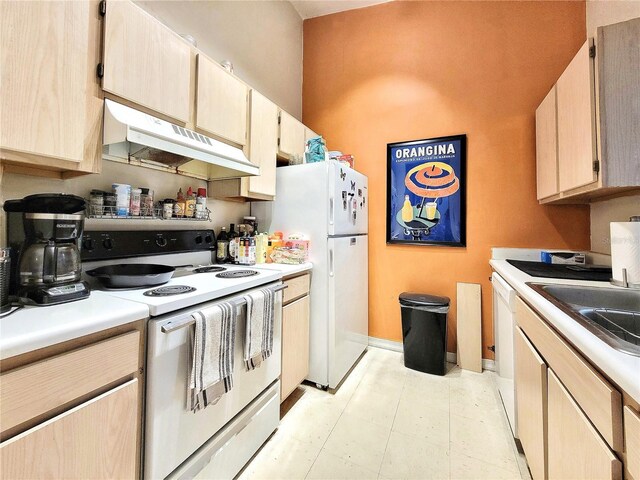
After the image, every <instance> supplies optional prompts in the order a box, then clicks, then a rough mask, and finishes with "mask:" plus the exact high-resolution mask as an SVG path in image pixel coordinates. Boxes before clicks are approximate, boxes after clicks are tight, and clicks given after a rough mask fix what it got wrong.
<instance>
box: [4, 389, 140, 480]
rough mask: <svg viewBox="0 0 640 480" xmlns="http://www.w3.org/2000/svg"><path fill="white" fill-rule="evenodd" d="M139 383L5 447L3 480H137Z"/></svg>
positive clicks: (93, 401) (104, 396)
mask: <svg viewBox="0 0 640 480" xmlns="http://www.w3.org/2000/svg"><path fill="white" fill-rule="evenodd" d="M137 406H138V380H137V379H133V380H131V381H129V382H127V383H125V384H124V385H120V386H119V387H116V388H114V389H112V390H109V391H108V392H106V393H104V394H102V395H99V396H98V397H96V398H93V399H91V400H89V401H88V402H85V403H83V404H81V405H78V406H77V407H75V408H72V409H71V410H69V411H67V412H64V413H63V414H61V415H58V416H56V417H54V418H52V419H50V420H48V421H46V422H44V423H42V424H40V425H37V426H36V427H34V428H31V429H29V430H27V431H26V432H23V433H21V434H20V435H17V436H15V437H13V438H11V439H10V440H7V441H6V442H3V443H2V444H0V459H1V461H0V465H1V466H2V470H1V471H2V475H1V476H2V478H11V479H22V478H24V479H32V478H65V479H85V478H136V457H137V455H136V451H137V448H136V439H137V429H138V422H137V416H138V408H137Z"/></svg>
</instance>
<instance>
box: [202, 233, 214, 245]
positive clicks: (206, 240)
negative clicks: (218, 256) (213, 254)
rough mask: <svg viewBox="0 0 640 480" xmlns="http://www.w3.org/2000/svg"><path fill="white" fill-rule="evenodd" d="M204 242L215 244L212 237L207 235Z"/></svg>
mask: <svg viewBox="0 0 640 480" xmlns="http://www.w3.org/2000/svg"><path fill="white" fill-rule="evenodd" d="M204 241H205V242H206V243H211V242H213V237H212V236H211V235H206V236H205V237H204Z"/></svg>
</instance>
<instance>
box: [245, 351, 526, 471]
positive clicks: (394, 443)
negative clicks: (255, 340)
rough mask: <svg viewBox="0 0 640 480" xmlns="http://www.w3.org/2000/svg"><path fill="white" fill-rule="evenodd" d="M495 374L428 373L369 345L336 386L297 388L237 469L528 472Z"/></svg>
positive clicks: (397, 354)
mask: <svg viewBox="0 0 640 480" xmlns="http://www.w3.org/2000/svg"><path fill="white" fill-rule="evenodd" d="M492 375H493V374H492V373H491V372H485V373H483V374H477V373H472V372H467V371H463V370H460V369H459V368H458V367H452V368H451V369H450V370H449V372H448V373H447V375H446V376H444V377H438V376H433V375H427V374H424V373H420V372H416V371H413V370H409V369H407V368H405V367H404V365H403V364H402V355H401V354H400V353H396V352H392V351H388V350H382V349H378V348H372V347H370V348H369V350H368V352H367V353H366V354H365V355H364V357H363V358H362V359H361V360H360V362H359V363H358V365H357V366H356V367H355V368H354V370H353V371H352V372H351V374H350V375H349V377H348V378H347V379H346V380H345V381H344V383H343V385H342V386H341V387H340V388H339V390H338V391H337V392H336V393H335V394H330V393H327V392H323V391H320V390H317V389H315V388H313V387H311V386H306V385H303V386H302V387H301V389H299V390H298V391H296V392H294V394H293V396H294V398H298V400H297V401H295V403H294V402H293V400H287V402H285V404H284V405H283V406H284V407H287V406H288V405H287V403H289V404H292V406H291V407H290V409H289V410H288V411H287V413H286V414H285V415H284V417H283V418H282V421H281V423H280V427H279V428H278V430H277V431H276V432H275V433H274V435H273V436H272V437H271V438H270V439H269V440H268V441H267V443H265V445H264V446H263V447H262V449H261V450H260V451H259V452H258V453H257V454H256V456H255V457H254V458H253V460H252V461H251V462H250V463H249V464H248V465H247V466H246V468H245V469H244V471H243V472H242V473H241V474H240V477H239V479H240V480H250V479H256V480H257V479H265V480H280V479H283V480H284V479H331V480H338V479H432V478H433V479H474V480H480V479H520V478H525V479H529V478H530V476H529V472H528V470H527V467H526V464H525V463H524V459H523V457H522V455H519V454H518V452H517V450H516V446H515V443H514V441H513V438H512V437H511V434H510V432H509V430H508V429H509V427H508V424H507V419H506V416H505V414H504V411H503V410H502V406H501V405H500V403H499V402H500V400H499V398H498V395H497V393H496V390H495V387H494V384H493V377H492Z"/></svg>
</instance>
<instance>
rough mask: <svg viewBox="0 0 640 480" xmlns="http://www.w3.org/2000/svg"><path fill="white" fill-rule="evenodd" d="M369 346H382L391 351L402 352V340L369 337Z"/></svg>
mask: <svg viewBox="0 0 640 480" xmlns="http://www.w3.org/2000/svg"><path fill="white" fill-rule="evenodd" d="M369 346H371V347H377V348H384V349H385V350H391V351H392V352H400V353H402V352H403V350H402V342H394V341H393V340H385V339H384V338H376V337H369Z"/></svg>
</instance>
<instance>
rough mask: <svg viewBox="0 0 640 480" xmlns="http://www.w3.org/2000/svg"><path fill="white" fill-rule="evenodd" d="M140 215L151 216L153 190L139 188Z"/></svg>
mask: <svg viewBox="0 0 640 480" xmlns="http://www.w3.org/2000/svg"><path fill="white" fill-rule="evenodd" d="M140 191H141V192H142V193H141V194H140V215H142V216H143V217H153V216H154V215H153V190H151V189H149V188H140Z"/></svg>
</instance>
